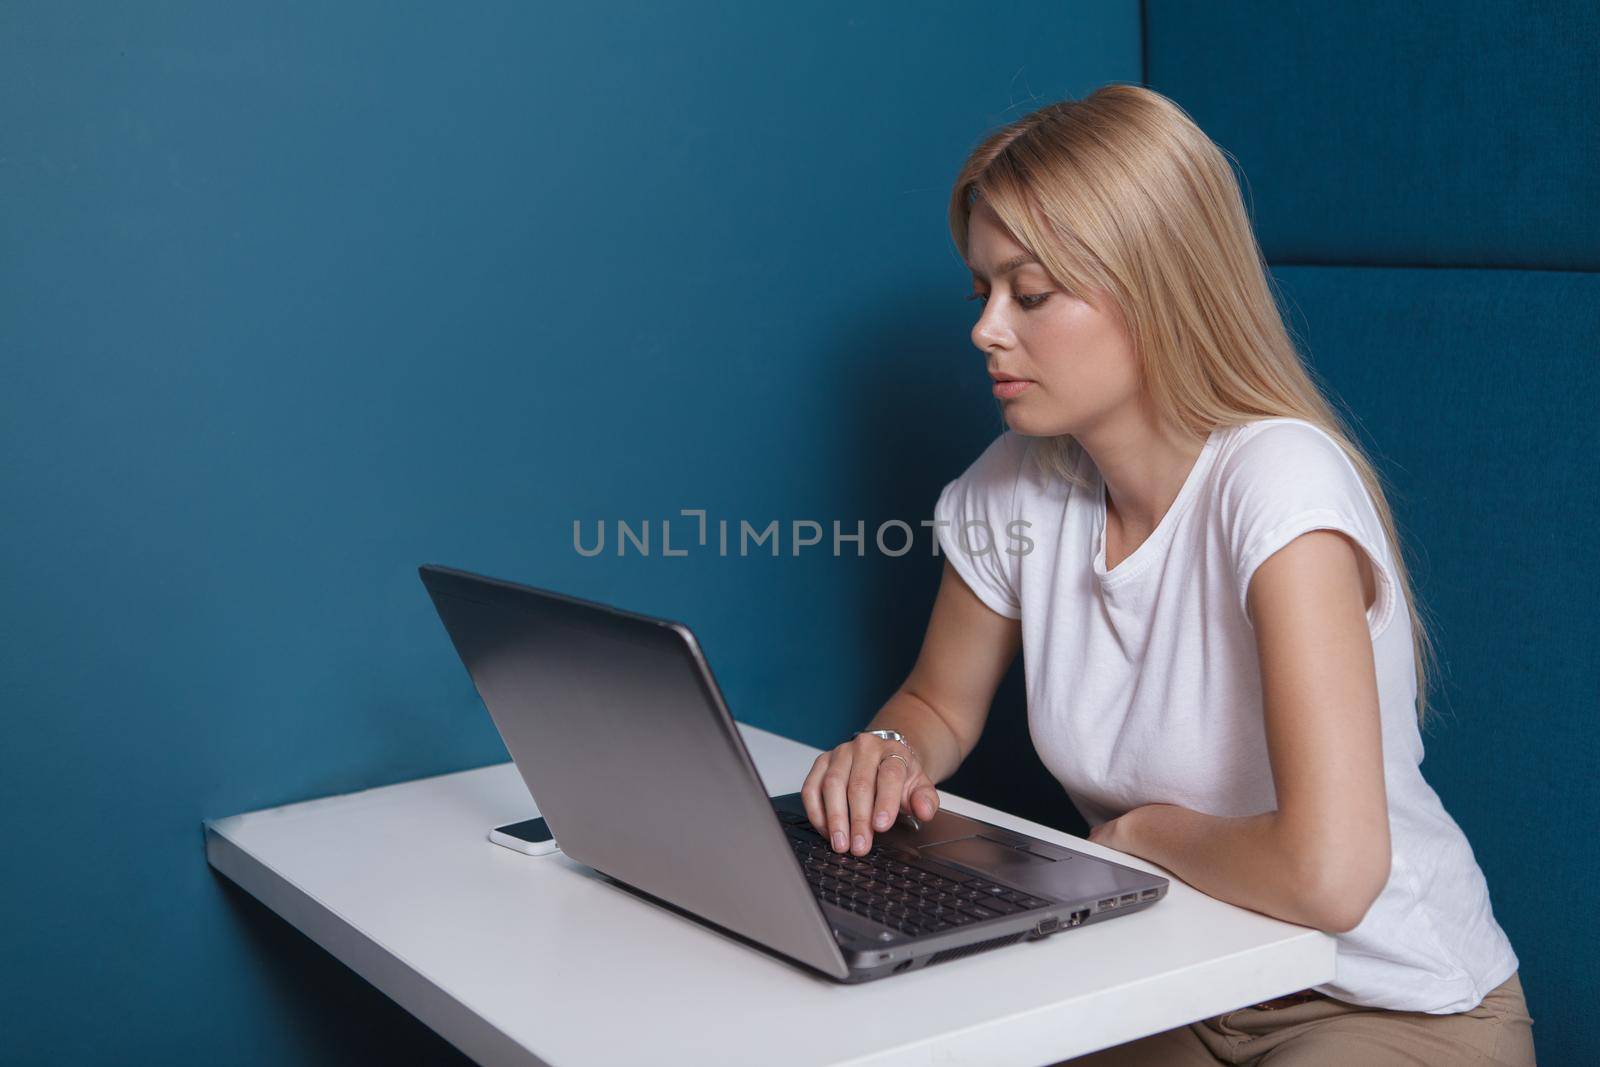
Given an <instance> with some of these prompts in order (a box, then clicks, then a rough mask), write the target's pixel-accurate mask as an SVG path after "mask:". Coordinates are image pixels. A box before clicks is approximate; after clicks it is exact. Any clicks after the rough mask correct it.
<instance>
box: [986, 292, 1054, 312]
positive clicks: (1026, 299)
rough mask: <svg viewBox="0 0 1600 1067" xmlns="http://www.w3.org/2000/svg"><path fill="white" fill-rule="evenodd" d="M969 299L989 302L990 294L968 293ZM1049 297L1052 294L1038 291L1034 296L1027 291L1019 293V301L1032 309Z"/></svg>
mask: <svg viewBox="0 0 1600 1067" xmlns="http://www.w3.org/2000/svg"><path fill="white" fill-rule="evenodd" d="M967 299H968V300H976V301H978V302H979V303H981V304H987V303H988V302H989V294H988V293H972V294H970V295H968V297H967ZM1048 299H1050V294H1049V293H1037V294H1034V295H1032V296H1030V295H1029V294H1027V293H1018V294H1017V303H1019V304H1021V305H1022V306H1023V307H1025V308H1028V309H1030V310H1031V309H1032V308H1036V307H1038V306H1039V305H1040V304H1042V303H1044V302H1045V301H1046V300H1048Z"/></svg>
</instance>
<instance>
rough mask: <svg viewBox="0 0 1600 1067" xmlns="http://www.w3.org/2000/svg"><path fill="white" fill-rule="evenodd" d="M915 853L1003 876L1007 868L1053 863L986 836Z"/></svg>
mask: <svg viewBox="0 0 1600 1067" xmlns="http://www.w3.org/2000/svg"><path fill="white" fill-rule="evenodd" d="M917 851H918V852H919V853H921V854H922V855H924V856H931V857H932V858H934V859H936V860H950V861H953V862H955V863H959V864H962V865H963V866H966V867H972V868H975V869H977V870H979V871H992V872H993V873H994V874H996V875H1003V874H1005V873H1006V871H1007V869H1008V868H1009V869H1010V870H1023V869H1029V868H1034V867H1037V866H1039V865H1040V864H1046V863H1054V862H1055V861H1054V860H1052V859H1050V858H1049V857H1048V856H1035V855H1034V854H1033V853H1031V852H1024V851H1023V850H1022V849H1020V848H1012V847H1011V846H1010V845H1003V844H1001V843H1000V842H998V841H991V840H989V839H988V838H987V837H963V838H961V839H959V840H956V841H945V842H943V843H942V844H938V845H929V846H927V847H926V848H919V849H917Z"/></svg>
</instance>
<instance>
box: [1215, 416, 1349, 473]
mask: <svg viewBox="0 0 1600 1067" xmlns="http://www.w3.org/2000/svg"><path fill="white" fill-rule="evenodd" d="M1219 433H1220V435H1221V441H1220V443H1219V448H1218V456H1217V473H1218V476H1219V478H1224V479H1226V478H1229V477H1233V478H1238V477H1241V476H1249V475H1252V474H1255V473H1258V472H1259V470H1260V469H1261V468H1265V469H1267V470H1273V471H1282V470H1284V469H1286V468H1294V467H1299V466H1306V465H1310V466H1313V467H1327V466H1328V465H1329V464H1330V463H1331V464H1332V469H1333V470H1335V471H1340V470H1342V469H1343V468H1345V467H1350V468H1351V472H1352V473H1354V468H1353V466H1351V464H1350V461H1349V457H1348V456H1347V455H1345V451H1344V448H1343V446H1341V445H1340V444H1339V442H1338V441H1337V440H1336V439H1335V438H1334V436H1333V435H1332V434H1331V433H1329V432H1328V431H1327V430H1325V429H1323V428H1322V427H1321V426H1318V425H1317V424H1316V423H1314V422H1309V421H1307V420H1305V419H1299V418H1293V417H1289V416H1282V417H1274V418H1265V419H1254V420H1252V421H1250V422H1242V423H1237V424H1235V425H1232V426H1225V427H1222V428H1221V429H1220V430H1219Z"/></svg>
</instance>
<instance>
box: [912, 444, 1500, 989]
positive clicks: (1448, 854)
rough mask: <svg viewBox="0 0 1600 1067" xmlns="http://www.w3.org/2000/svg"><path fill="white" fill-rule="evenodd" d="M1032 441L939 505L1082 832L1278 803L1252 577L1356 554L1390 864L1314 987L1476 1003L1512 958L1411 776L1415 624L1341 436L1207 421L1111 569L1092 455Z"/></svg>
mask: <svg viewBox="0 0 1600 1067" xmlns="http://www.w3.org/2000/svg"><path fill="white" fill-rule="evenodd" d="M1035 445H1036V441H1035V439H1033V438H1029V437H1024V436H1021V435H1019V434H1017V433H1015V432H1014V431H1007V432H1005V433H1003V434H1001V435H1000V436H999V437H998V438H996V439H995V441H994V442H993V443H992V444H991V445H990V446H989V447H988V448H987V449H985V450H984V452H983V454H982V455H980V456H979V457H978V458H977V460H975V461H974V462H973V463H972V465H971V466H970V467H969V468H968V469H967V470H966V472H965V473H963V474H962V475H961V477H959V478H957V479H956V480H955V481H953V482H951V483H950V484H949V485H947V486H945V488H944V491H943V492H942V493H940V495H939V501H938V504H937V505H936V506H935V509H934V519H935V521H936V522H938V523H940V525H938V526H937V527H936V529H937V531H938V537H939V543H940V548H941V550H942V552H943V554H944V555H945V556H947V557H948V558H949V560H950V562H951V564H952V565H953V566H954V567H955V569H956V570H957V571H958V572H959V573H960V574H961V576H962V577H963V578H964V579H965V580H966V582H967V584H968V585H969V586H971V587H972V590H973V592H974V593H976V594H977V596H978V597H979V598H980V599H981V600H982V601H983V602H984V603H985V604H988V605H989V607H991V608H993V609H994V610H995V611H997V612H999V613H1000V614H1001V615H1004V616H1006V617H1008V618H1013V619H1020V620H1021V625H1022V650H1023V670H1024V675H1025V678H1026V682H1027V694H1028V727H1029V732H1030V734H1031V736H1032V738H1033V743H1034V746H1035V747H1036V748H1037V750H1038V752H1039V755H1040V757H1041V758H1042V759H1043V761H1044V765H1045V766H1046V767H1047V768H1048V769H1049V770H1050V772H1051V773H1052V774H1053V775H1055V777H1056V779H1057V780H1058V781H1060V782H1061V784H1062V786H1064V787H1065V789H1066V792H1067V795H1068V796H1069V797H1071V799H1072V802H1073V803H1074V804H1075V805H1076V806H1077V808H1078V810H1079V811H1080V812H1082V813H1083V816H1084V818H1085V819H1086V820H1088V822H1089V825H1090V826H1098V825H1100V824H1101V823H1103V822H1106V821H1108V820H1110V819H1112V818H1115V817H1117V816H1119V815H1121V814H1122V813H1123V812H1126V811H1128V810H1129V809H1130V808H1135V807H1138V806H1140V805H1142V804H1152V803H1166V804H1179V805H1182V806H1183V807H1186V808H1190V809H1193V810H1195V811H1200V812H1204V813H1206V814H1210V815H1217V816H1244V815H1255V814H1259V813H1261V812H1265V811H1272V810H1275V809H1276V807H1277V801H1276V794H1275V790H1274V788H1273V784H1272V770H1271V766H1270V764H1269V762H1268V758H1267V745H1266V733H1265V724H1264V719H1263V714H1262V702H1261V674H1260V665H1259V663H1258V661H1257V656H1256V644H1255V638H1254V632H1253V630H1252V628H1251V623H1250V621H1249V619H1248V617H1247V616H1246V614H1245V592H1246V590H1247V588H1248V586H1249V582H1250V577H1251V575H1252V574H1253V573H1254V572H1255V569H1256V567H1258V566H1259V565H1260V564H1261V563H1262V562H1263V561H1264V560H1265V559H1266V558H1267V557H1268V556H1270V555H1272V554H1273V553H1274V552H1276V551H1277V550H1278V549H1280V548H1282V547H1283V546H1284V545H1286V544H1288V543H1289V541H1290V540H1292V539H1293V538H1295V537H1296V536H1298V535H1300V534H1302V533H1305V532H1307V531H1309V530H1314V529H1332V530H1339V531H1341V532H1343V533H1345V534H1346V535H1348V536H1349V537H1350V538H1351V539H1353V540H1354V541H1355V542H1356V543H1357V544H1359V545H1360V546H1361V547H1362V548H1363V549H1364V550H1365V551H1366V553H1367V555H1368V556H1369V557H1371V561H1372V564H1373V573H1374V575H1375V577H1376V578H1377V585H1378V589H1377V596H1376V598H1375V600H1374V601H1373V605H1372V607H1371V608H1370V609H1369V610H1368V613H1367V624H1368V629H1369V631H1370V632H1371V634H1372V647H1373V656H1374V660H1375V663H1376V667H1377V681H1378V695H1379V702H1380V706H1381V712H1382V720H1383V759H1384V784H1385V786H1386V787H1387V790H1388V800H1389V831H1390V841H1391V846H1392V856H1391V866H1390V874H1389V881H1388V884H1387V885H1385V886H1384V888H1383V892H1382V893H1381V895H1380V896H1379V897H1378V899H1377V900H1376V901H1375V902H1374V903H1373V905H1372V908H1371V910H1369V911H1368V912H1367V915H1366V917H1365V918H1364V919H1363V920H1362V922H1361V923H1360V925H1358V926H1357V927H1356V928H1355V929H1353V930H1351V931H1349V932H1347V933H1343V934H1338V935H1336V937H1337V939H1338V956H1337V959H1338V963H1337V972H1336V976H1335V978H1334V980H1333V981H1332V982H1330V983H1328V984H1327V985H1322V986H1318V987H1316V988H1317V989H1318V990H1319V991H1321V992H1323V993H1326V994H1328V995H1329V996H1332V997H1336V998H1338V999H1340V1000H1344V1001H1348V1002H1350V1003H1353V1004H1362V1005H1368V1006H1371V1007H1379V1008H1390V1009H1397V1010H1406V1011H1424V1012H1433V1013H1447V1012H1458V1011H1466V1010H1469V1009H1471V1008H1473V1007H1476V1006H1477V1005H1478V1004H1479V1003H1480V1002H1481V1001H1482V1000H1483V997H1484V995H1485V994H1487V993H1488V992H1489V991H1490V990H1491V989H1493V988H1494V987H1495V986H1497V985H1499V984H1500V983H1501V982H1503V981H1505V979H1507V978H1508V977H1510V975H1511V973H1512V972H1513V971H1514V970H1516V968H1517V957H1516V954H1515V953H1514V952H1513V951H1512V948H1511V944H1510V942H1509V941H1508V940H1507V939H1506V935H1505V933H1504V931H1502V930H1501V928H1500V926H1499V924H1498V923H1496V921H1495V918H1494V915H1493V913H1492V911H1491V909H1490V905H1489V894H1488V888H1487V886H1486V885H1485V883H1484V878H1483V873H1482V871H1481V870H1480V869H1479V868H1478V864H1477V861H1476V860H1475V859H1474V857H1473V854H1472V848H1471V846H1470V845H1469V844H1468V843H1467V839H1466V836H1465V835H1464V834H1463V833H1462V832H1461V828H1460V827H1459V826H1457V825H1456V823H1455V821H1454V820H1452V819H1451V818H1450V816H1449V815H1448V814H1446V812H1445V810H1444V807H1443V806H1442V805H1441V804H1440V802H1439V797H1438V795H1437V794H1435V793H1434V791H1433V788H1432V787H1431V786H1429V785H1428V783H1427V782H1426V781H1425V780H1424V779H1423V777H1422V771H1421V767H1420V764H1421V762H1422V737H1421V735H1420V733H1419V731H1418V728H1417V721H1416V711H1415V698H1416V684H1417V679H1416V670H1415V667H1414V663H1413V659H1412V644H1411V641H1412V636H1411V635H1412V630H1411V620H1410V616H1409V613H1408V611H1407V609H1406V606H1405V603H1404V601H1403V600H1401V599H1399V596H1398V584H1397V579H1396V575H1395V571H1394V570H1393V567H1392V564H1391V561H1390V554H1389V550H1388V545H1387V542H1386V539H1385V537H1384V532H1383V527H1382V525H1381V523H1380V522H1379V519H1378V516H1377V513H1376V512H1375V511H1374V509H1373V506H1372V501H1371V498H1370V497H1369V496H1368V495H1367V492H1366V488H1365V486H1364V485H1363V484H1362V482H1361V479H1360V477H1359V475H1358V474H1357V473H1356V470H1355V468H1354V467H1353V466H1352V465H1351V463H1350V461H1349V459H1348V458H1347V457H1346V456H1345V455H1344V453H1343V451H1342V450H1341V449H1340V448H1339V446H1338V445H1337V444H1336V443H1335V442H1334V441H1333V439H1332V438H1331V437H1329V436H1327V435H1326V434H1325V433H1323V431H1322V430H1320V429H1318V428H1317V427H1315V426H1313V425H1311V424H1310V423H1307V422H1303V421H1301V420H1299V419H1263V420H1260V421H1257V422H1252V423H1248V424H1245V425H1242V426H1228V427H1223V428H1220V429H1218V430H1216V431H1214V432H1213V433H1212V434H1211V436H1210V437H1209V438H1208V440H1207V441H1206V444H1205V447H1204V449H1203V450H1202V451H1201V453H1200V456H1199V458H1198V459H1197V460H1196V461H1195V464H1194V467H1193V469H1192V470H1191V471H1190V473H1189V475H1188V479H1187V480H1186V481H1185V482H1184V484H1183V488H1182V489H1181V490H1180V491H1179V493H1178V496H1177V499H1176V500H1174V501H1173V504H1172V507H1171V508H1170V509H1168V511H1167V513H1166V515H1165V516H1164V517H1163V518H1162V519H1161V521H1160V523H1159V524H1158V525H1157V527H1156V529H1155V531H1154V532H1153V533H1151V535H1150V537H1149V538H1148V539H1147V540H1145V541H1144V543H1142V544H1141V545H1139V547H1138V548H1137V549H1135V550H1134V552H1133V553H1132V554H1131V555H1129V556H1128V557H1127V558H1126V559H1124V560H1122V561H1121V562H1120V563H1118V564H1117V565H1116V566H1115V567H1113V568H1111V569H1110V570H1109V571H1108V570H1107V569H1106V566H1105V546H1104V531H1105V497H1104V483H1103V481H1102V480H1101V479H1100V476H1099V472H1098V470H1096V468H1095V467H1094V464H1093V462H1092V460H1090V459H1089V457H1088V455H1087V453H1082V452H1081V451H1080V452H1079V456H1080V459H1079V467H1078V470H1079V472H1080V473H1081V474H1082V475H1083V476H1084V477H1085V478H1086V479H1087V481H1088V487H1087V488H1076V487H1074V486H1072V485H1071V484H1070V483H1068V482H1067V481H1065V480H1064V479H1062V478H1060V477H1058V476H1052V475H1050V474H1048V473H1046V471H1045V470H1044V468H1043V466H1042V465H1041V464H1039V463H1036V462H1034V459H1035V457H1034V455H1033V453H1034V451H1035ZM974 524H981V525H974ZM1023 524H1026V525H1023ZM1029 542H1031V544H1030V543H1029ZM969 550H970V551H969Z"/></svg>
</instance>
